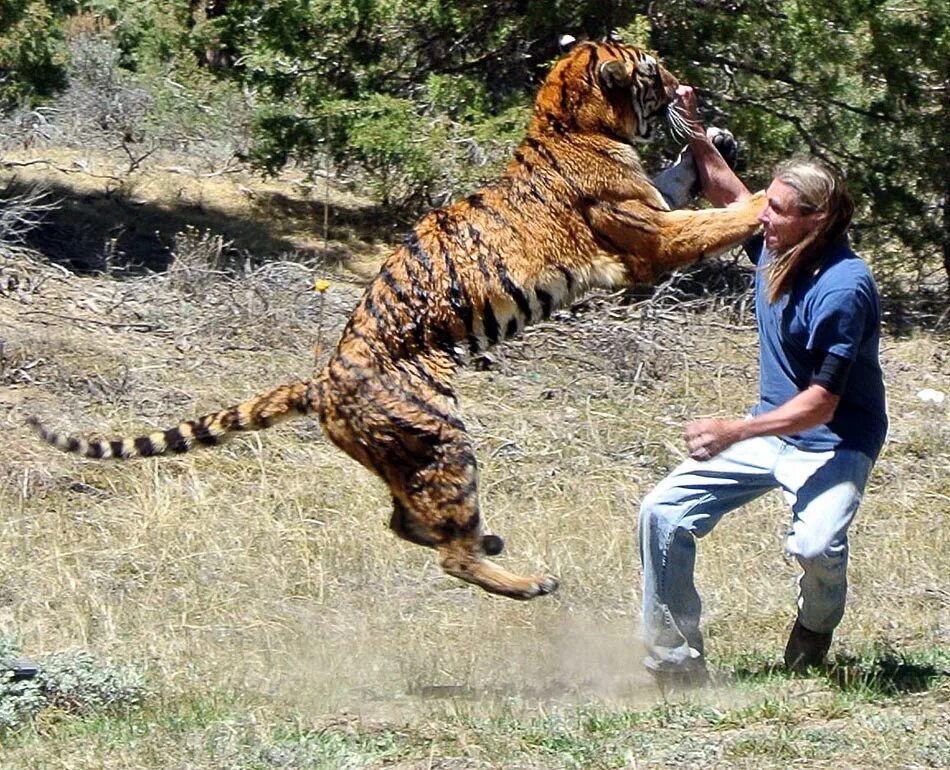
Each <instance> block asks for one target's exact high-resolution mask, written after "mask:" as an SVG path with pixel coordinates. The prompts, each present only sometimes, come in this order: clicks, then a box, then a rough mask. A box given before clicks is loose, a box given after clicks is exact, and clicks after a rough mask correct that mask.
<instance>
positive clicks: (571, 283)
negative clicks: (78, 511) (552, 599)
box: [30, 41, 764, 600]
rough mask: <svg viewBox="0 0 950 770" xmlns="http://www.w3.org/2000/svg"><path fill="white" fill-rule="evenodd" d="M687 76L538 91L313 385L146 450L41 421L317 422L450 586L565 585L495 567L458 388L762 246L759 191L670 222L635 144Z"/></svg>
mask: <svg viewBox="0 0 950 770" xmlns="http://www.w3.org/2000/svg"><path fill="white" fill-rule="evenodd" d="M677 86H678V82H677V80H676V78H675V77H674V76H673V75H672V74H671V73H670V72H669V71H668V70H667V69H666V68H665V67H664V66H663V65H662V64H661V63H660V62H659V60H658V58H657V57H656V56H655V55H654V54H652V53H650V52H647V51H645V50H642V49H639V48H636V47H632V46H627V45H623V44H620V43H615V42H594V41H588V42H584V43H581V44H578V45H577V46H576V47H574V48H573V49H572V50H570V51H569V52H568V53H567V54H565V55H564V56H562V57H561V58H560V59H559V60H558V61H556V62H555V64H554V66H553V67H552V69H551V70H550V72H549V73H548V74H547V76H546V77H545V79H544V81H543V82H542V84H541V86H540V88H539V89H538V92H537V95H536V99H535V103H534V109H533V113H532V116H531V118H530V121H529V125H528V129H527V132H526V134H525V136H524V138H523V140H522V141H521V142H520V144H519V145H518V146H517V148H516V149H515V150H514V153H513V156H512V158H511V159H510V161H509V162H508V163H507V165H506V166H505V167H504V169H503V170H502V171H501V173H500V174H499V175H498V177H497V178H495V179H494V180H493V181H490V182H489V183H487V184H486V185H485V186H484V187H482V188H481V189H479V190H478V191H476V192H474V193H472V194H470V195H468V196H467V197H465V198H462V199H460V200H458V201H456V202H454V203H452V204H450V205H447V206H445V207H441V208H437V209H434V210H432V211H430V212H428V213H426V214H424V215H423V216H422V217H421V218H420V219H419V220H418V221H417V222H416V223H415V224H414V226H412V228H411V229H410V230H409V231H408V233H407V234H406V235H405V237H404V238H403V239H402V241H401V243H400V244H399V245H398V246H396V247H395V249H394V250H393V251H392V253H391V254H389V255H388V257H387V258H386V259H385V260H384V262H383V263H382V266H381V267H380V269H379V272H378V274H377V275H376V276H375V278H373V279H372V280H371V281H370V282H369V283H368V284H367V286H366V288H365V290H364V292H363V294H362V297H361V299H360V300H359V301H358V303H357V305H356V307H355V309H354V310H353V312H352V314H351V316H350V317H349V319H348V321H347V323H346V325H345V327H344V329H343V331H342V333H341V335H340V338H339V341H338V344H337V346H336V348H335V350H334V351H333V352H332V353H331V354H330V355H329V357H328V360H327V361H326V363H325V365H323V367H322V368H321V369H320V371H319V373H317V374H315V375H314V376H312V377H310V378H307V379H300V380H297V381H294V382H291V383H287V384H282V385H280V386H278V387H274V388H272V389H270V390H267V391H266V392H263V393H260V394H258V395H256V396H254V397H252V398H250V399H248V400H246V401H243V402H242V403H239V404H237V405H235V406H231V407H229V408H226V409H222V410H220V411H216V412H212V413H210V414H206V415H204V416H202V417H198V418H196V419H189V420H185V421H183V422H181V423H179V424H178V425H176V426H175V427H172V428H168V429H166V430H160V431H156V432H152V433H148V434H146V435H141V436H138V437H136V438H114V439H105V438H84V437H78V436H73V435H69V434H68V433H66V434H64V433H60V432H56V431H53V430H50V429H49V428H48V427H46V426H45V425H44V424H43V423H42V422H40V421H39V420H37V419H36V418H30V422H31V424H32V426H33V427H34V429H35V430H36V431H37V432H38V434H39V436H40V437H41V438H42V439H44V440H45V441H47V442H48V443H50V444H52V445H53V446H55V447H57V448H59V449H61V450H64V451H67V452H72V453H76V454H79V455H82V456H84V457H87V458H95V459H107V458H123V459H124V458H132V457H147V456H152V455H163V454H174V453H182V452H187V451H188V450H190V449H192V448H193V447H195V446H198V445H215V444H219V443H220V442H222V441H223V440H224V439H225V438H226V437H228V436H230V435H231V434H233V433H235V432H239V431H251V430H259V429H263V428H267V427H269V426H271V425H274V424H276V423H279V422H281V421H283V420H285V419H289V418H292V417H302V416H305V415H315V416H316V417H317V418H318V420H319V422H320V424H321V425H322V428H323V431H324V434H325V435H326V436H327V437H328V438H329V440H330V441H331V442H332V443H333V444H335V445H336V446H337V447H339V448H340V449H341V450H343V452H345V453H346V454H348V455H349V456H350V457H351V458H353V459H355V460H356V461H357V462H359V463H360V464H361V465H363V466H364V467H365V468H367V469H369V470H370V471H372V472H373V473H375V474H376V475H377V476H379V477H380V478H381V479H382V480H383V481H384V482H385V483H386V485H387V486H388V491H389V493H390V494H391V497H392V514H391V517H390V519H389V527H390V528H391V529H392V531H393V532H394V533H395V535H396V536H398V537H400V538H402V539H404V540H407V541H409V542H411V543H415V544H418V545H421V546H425V547H427V548H430V549H433V550H434V551H435V553H436V556H437V561H438V563H439V565H440V566H441V568H442V569H443V570H444V571H445V573H447V574H449V575H452V576H454V577H456V578H459V579H460V580H462V581H465V582H467V583H471V584H473V585H475V586H478V587H480V588H482V589H484V590H485V591H487V592H489V593H491V594H497V595H500V596H505V597H509V598H513V599H522V600H527V599H532V598H534V597H538V596H544V595H546V594H550V593H552V592H553V591H555V590H556V589H557V588H558V584H559V583H558V579H557V578H556V577H554V576H552V575H548V574H536V575H527V576H526V575H520V574H517V573H514V572H511V571H509V570H507V569H505V568H503V567H502V566H501V565H499V564H497V563H496V562H494V561H492V560H491V559H490V558H488V557H493V556H497V555H498V554H500V553H501V552H502V550H503V548H504V541H503V539H502V538H501V537H500V536H499V535H497V534H495V533H491V532H489V531H488V530H487V528H486V525H485V519H484V517H483V515H482V511H481V509H480V505H479V495H478V464H477V460H476V454H475V448H474V445H473V441H472V438H471V436H470V434H469V432H468V431H467V429H466V426H465V423H464V421H463V419H462V416H461V413H460V406H459V398H458V394H457V392H456V390H455V388H454V387H453V379H454V375H455V374H456V372H457V370H458V368H459V367H460V366H461V365H463V364H464V363H466V361H467V360H470V358H471V357H472V356H473V355H479V354H482V353H483V352H484V351H485V350H487V349H488V348H489V347H490V346H492V345H495V344H497V343H500V342H502V341H503V340H507V339H510V338H512V337H514V336H516V335H518V334H520V333H521V332H522V331H523V330H524V329H525V327H526V326H527V325H528V324H530V323H532V322H537V321H540V320H542V319H549V318H551V315H552V313H553V312H554V311H555V310H556V309H558V308H561V307H564V306H566V305H568V304H569V303H571V302H572V301H574V300H575V299H577V298H578V297H580V296H581V295H582V294H583V293H585V292H587V291H589V290H591V289H595V288H602V289H617V288H619V287H625V286H629V285H631V284H634V283H649V282H652V281H655V279H656V278H657V277H658V276H659V275H661V274H662V273H665V272H668V271H670V270H672V269H674V268H678V267H681V266H684V265H687V264H689V263H691V262H693V261H695V260H697V259H699V258H701V257H704V256H708V255H712V254H717V253H720V252H722V251H724V250H726V249H727V248H729V247H731V246H733V245H735V244H737V243H739V242H742V241H743V240H745V239H747V238H749V237H751V236H752V235H753V234H754V233H755V232H756V230H757V227H758V221H757V215H758V213H759V211H760V210H761V209H762V207H763V199H764V193H758V194H756V195H753V196H751V197H749V198H747V199H745V200H743V201H740V202H739V203H737V204H733V205H732V206H731V207H729V208H723V209H710V208H706V209H700V210H670V208H669V206H668V205H667V203H666V201H665V199H664V197H663V194H662V193H661V192H660V190H659V189H658V188H657V187H656V186H655V185H654V184H653V183H651V181H650V179H649V178H648V177H647V175H646V173H645V171H644V169H643V166H642V164H641V160H640V157H639V154H638V151H637V147H638V146H639V145H642V144H644V143H646V142H648V141H650V140H652V139H653V138H654V136H655V134H656V133H657V131H658V130H659V129H660V128H661V127H662V126H663V125H665V124H668V123H670V122H672V121H673V120H674V118H675V116H674V113H675V110H676V107H675V105H676V88H677Z"/></svg>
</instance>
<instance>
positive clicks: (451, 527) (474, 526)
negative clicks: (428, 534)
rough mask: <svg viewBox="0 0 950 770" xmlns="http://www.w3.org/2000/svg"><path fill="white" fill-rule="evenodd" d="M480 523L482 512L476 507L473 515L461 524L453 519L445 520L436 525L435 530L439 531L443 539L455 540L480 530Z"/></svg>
mask: <svg viewBox="0 0 950 770" xmlns="http://www.w3.org/2000/svg"><path fill="white" fill-rule="evenodd" d="M480 524H481V514H479V512H478V510H477V509H476V510H475V512H474V513H472V515H471V516H469V517H468V519H467V520H466V521H463V522H462V523H461V524H459V523H458V522H455V521H452V519H448V520H443V521H440V522H439V523H438V524H437V525H436V526H435V530H436V532H438V533H439V535H440V536H441V539H442V541H443V542H444V541H450V540H455V539H456V538H458V537H464V536H465V535H470V534H472V532H475V531H477V530H478V527H479V526H480Z"/></svg>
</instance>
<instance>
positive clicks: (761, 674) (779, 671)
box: [735, 651, 950, 695]
mask: <svg viewBox="0 0 950 770" xmlns="http://www.w3.org/2000/svg"><path fill="white" fill-rule="evenodd" d="M811 673H812V674H819V673H820V674H821V675H822V676H824V677H826V678H827V679H828V680H829V682H830V683H831V684H832V685H833V686H834V687H836V688H837V689H839V690H842V691H845V692H866V693H870V694H875V695H901V694H903V693H913V692H925V691H927V690H930V689H932V687H933V686H934V685H935V684H936V682H937V681H938V680H941V679H943V678H945V677H950V671H947V670H945V669H942V668H939V667H938V666H935V665H933V664H930V663H917V662H914V661H911V660H908V659H907V658H906V657H904V656H902V655H900V654H898V653H894V652H890V651H887V652H882V653H878V654H875V655H871V656H866V657H856V656H849V655H839V656H837V657H836V658H835V659H834V660H833V661H832V662H830V663H829V664H827V665H826V666H822V667H815V668H813V669H812V671H811ZM735 676H736V679H738V680H740V681H751V682H755V681H761V680H765V679H774V678H775V677H790V676H795V674H790V673H789V672H788V671H786V669H785V667H784V666H783V665H782V664H779V663H767V664H765V665H763V666H759V667H754V668H744V669H739V670H737V671H736V672H735Z"/></svg>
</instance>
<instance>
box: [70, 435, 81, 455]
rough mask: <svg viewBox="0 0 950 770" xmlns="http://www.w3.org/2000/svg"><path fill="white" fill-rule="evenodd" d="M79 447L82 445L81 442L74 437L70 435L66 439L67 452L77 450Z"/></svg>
mask: <svg viewBox="0 0 950 770" xmlns="http://www.w3.org/2000/svg"><path fill="white" fill-rule="evenodd" d="M80 447H82V442H81V441H80V440H79V439H78V438H75V437H70V438H69V439H67V441H66V451H67V452H78V451H79V449H80Z"/></svg>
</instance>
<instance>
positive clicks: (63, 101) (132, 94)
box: [56, 35, 153, 149]
mask: <svg viewBox="0 0 950 770" xmlns="http://www.w3.org/2000/svg"><path fill="white" fill-rule="evenodd" d="M120 56H121V53H120V51H119V49H118V48H117V47H116V46H115V44H114V43H113V42H112V41H111V40H110V39H108V38H106V37H102V36H96V35H80V36H77V37H75V38H73V40H72V41H71V42H70V59H69V82H70V86H69V88H68V89H67V90H66V92H65V93H64V94H63V95H62V96H61V97H60V99H59V100H58V101H57V110H58V114H57V116H56V117H57V120H56V125H57V128H58V130H59V132H60V133H61V134H62V135H63V136H62V139H64V140H66V141H79V140H80V138H81V141H82V143H83V145H85V146H90V145H91V146H94V147H100V148H103V149H114V148H115V146H116V145H117V144H119V145H121V146H128V145H131V144H139V143H141V142H143V141H144V140H145V131H144V126H143V120H144V119H145V117H146V116H147V115H148V113H149V111H150V110H151V107H152V103H153V100H152V97H151V96H150V95H149V94H148V92H147V91H146V90H145V89H143V88H141V87H139V86H138V85H136V84H134V83H133V82H132V81H131V78H130V77H128V76H123V75H122V71H121V70H120V68H119V59H120Z"/></svg>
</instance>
